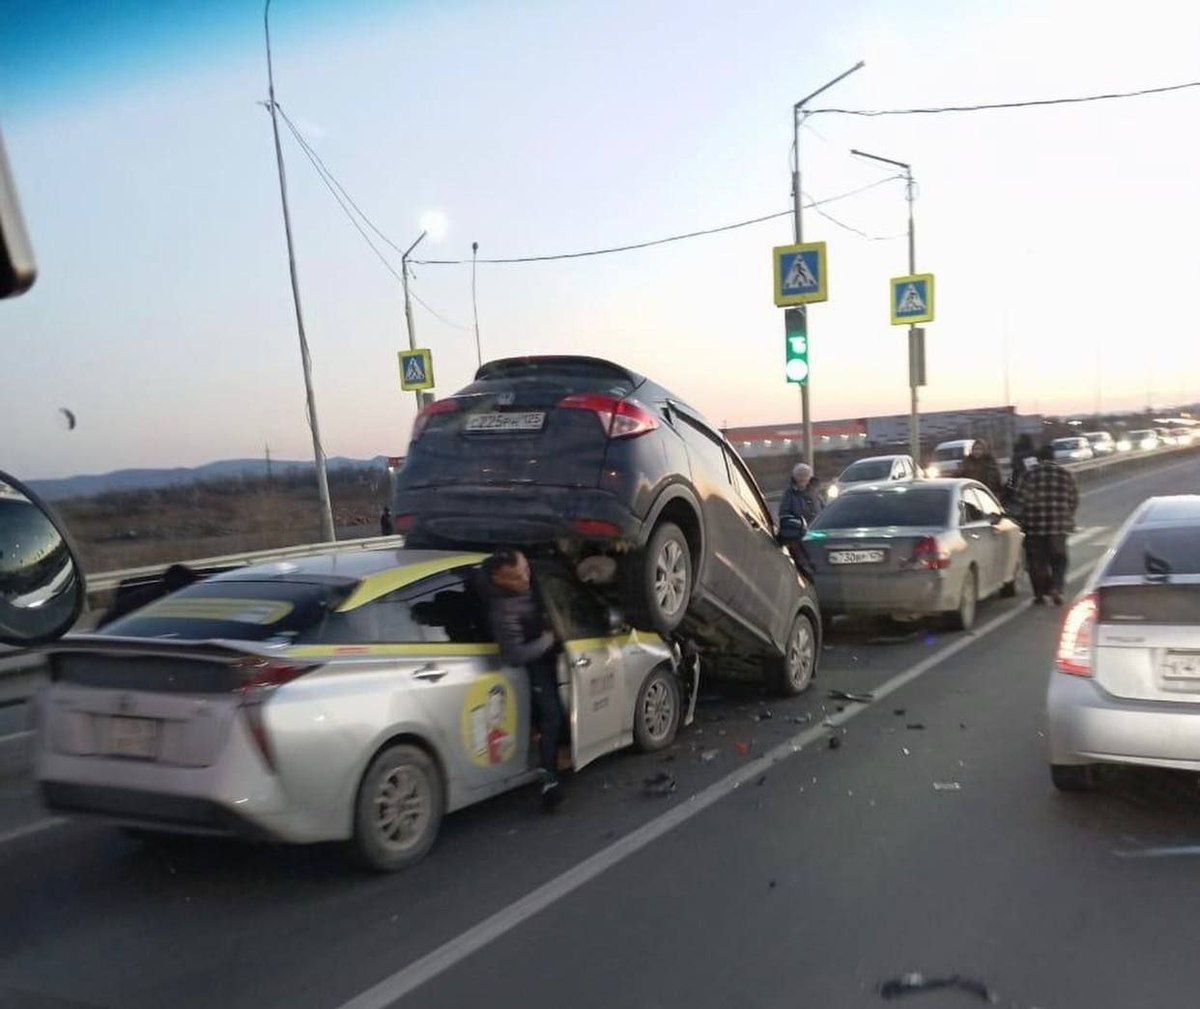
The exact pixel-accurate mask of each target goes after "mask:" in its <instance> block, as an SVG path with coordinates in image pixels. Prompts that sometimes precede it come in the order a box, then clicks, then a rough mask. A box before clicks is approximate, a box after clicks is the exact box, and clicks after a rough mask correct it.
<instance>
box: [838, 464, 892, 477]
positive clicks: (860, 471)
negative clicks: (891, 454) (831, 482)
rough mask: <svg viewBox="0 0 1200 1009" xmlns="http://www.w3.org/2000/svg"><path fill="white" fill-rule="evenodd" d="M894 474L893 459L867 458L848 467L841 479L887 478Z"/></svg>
mask: <svg viewBox="0 0 1200 1009" xmlns="http://www.w3.org/2000/svg"><path fill="white" fill-rule="evenodd" d="M891 475H892V460H891V459H874V460H871V459H865V460H863V461H862V462H856V463H851V464H850V465H849V466H847V467H846V469H845V471H844V472H843V473H842V475H841V476H840V477H838V479H839V480H845V481H846V482H847V483H849V482H850V481H851V480H886V479H887V478H888V477H890V476H891Z"/></svg>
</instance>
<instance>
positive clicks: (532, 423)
mask: <svg viewBox="0 0 1200 1009" xmlns="http://www.w3.org/2000/svg"><path fill="white" fill-rule="evenodd" d="M545 424H546V414H545V411H543V410H528V411H525V412H523V413H476V414H473V415H472V416H470V417H468V418H467V423H466V424H465V425H464V427H463V430H464V431H470V432H472V433H474V434H486V433H490V432H493V431H496V432H504V431H540V430H541V429H542V428H543V427H544V426H545Z"/></svg>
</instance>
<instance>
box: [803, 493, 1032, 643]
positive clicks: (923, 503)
mask: <svg viewBox="0 0 1200 1009" xmlns="http://www.w3.org/2000/svg"><path fill="white" fill-rule="evenodd" d="M1023 541H1024V535H1023V534H1022V532H1021V529H1020V527H1019V526H1018V525H1017V523H1016V522H1015V521H1014V520H1013V519H1012V518H1011V517H1009V516H1008V515H1006V514H1005V512H1004V509H1003V508H1002V507H1001V506H1000V503H999V502H998V501H997V500H996V499H995V498H994V497H993V496H992V494H991V492H990V491H989V490H988V489H987V488H986V487H984V486H983V485H982V484H980V483H976V482H975V481H974V480H962V479H952V480H922V481H919V482H915V483H907V482H906V483H891V484H874V485H863V486H859V487H852V488H850V489H848V490H847V491H846V493H845V494H843V495H842V496H841V497H839V498H838V499H837V500H836V501H832V502H830V504H829V505H828V506H827V507H826V508H825V510H824V511H822V512H821V514H820V515H818V516H817V519H816V521H815V522H814V523H813V524H812V527H811V529H810V530H809V533H808V535H807V536H806V537H805V539H804V547H805V551H806V553H807V554H808V556H809V559H810V562H811V564H812V568H813V572H814V576H815V583H816V587H817V597H818V599H819V600H820V603H821V612H822V614H834V613H865V614H888V615H895V616H903V617H915V616H930V615H935V614H945V615H947V616H948V617H949V618H950V621H951V623H952V624H953V626H955V627H957V628H959V629H963V630H965V629H967V628H969V627H971V626H972V624H974V622H975V610H976V605H977V603H978V601H979V600H980V599H986V598H987V597H989V596H991V595H994V594H997V593H999V594H1000V595H1003V596H1012V595H1015V594H1016V591H1017V579H1018V578H1019V577H1020V574H1021V571H1022V568H1023V560H1022V558H1023V551H1022V543H1023Z"/></svg>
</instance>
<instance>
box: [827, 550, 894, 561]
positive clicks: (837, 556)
mask: <svg viewBox="0 0 1200 1009" xmlns="http://www.w3.org/2000/svg"><path fill="white" fill-rule="evenodd" d="M828 557H829V563H830V564H882V563H883V562H884V559H885V558H886V557H887V551H886V550H830V551H829V554H828Z"/></svg>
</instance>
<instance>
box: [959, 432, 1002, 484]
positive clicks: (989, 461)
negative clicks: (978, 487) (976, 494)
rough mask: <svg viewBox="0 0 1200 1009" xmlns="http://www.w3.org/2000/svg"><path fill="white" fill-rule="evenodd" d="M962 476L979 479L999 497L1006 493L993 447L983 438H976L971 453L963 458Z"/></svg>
mask: <svg viewBox="0 0 1200 1009" xmlns="http://www.w3.org/2000/svg"><path fill="white" fill-rule="evenodd" d="M962 476H964V477H965V478H966V479H968V480H978V481H979V482H980V483H981V484H983V485H984V486H985V487H986V488H987V489H988V490H990V491H991V492H992V493H993V494H995V495H996V497H997V498H998V497H1000V495H1001V494H1003V493H1004V479H1003V478H1002V477H1001V475H1000V464H999V463H998V462H996V457H995V456H994V455H992V450H991V448H990V447H989V446H988V443H987V442H986V441H984V440H983V439H982V438H976V439H975V444H974V445H972V446H971V454H970V455H969V456H967V457H966V458H965V459H964V460H963V465H962Z"/></svg>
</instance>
